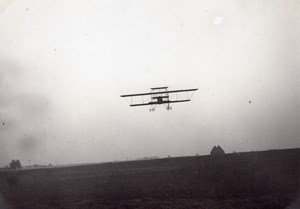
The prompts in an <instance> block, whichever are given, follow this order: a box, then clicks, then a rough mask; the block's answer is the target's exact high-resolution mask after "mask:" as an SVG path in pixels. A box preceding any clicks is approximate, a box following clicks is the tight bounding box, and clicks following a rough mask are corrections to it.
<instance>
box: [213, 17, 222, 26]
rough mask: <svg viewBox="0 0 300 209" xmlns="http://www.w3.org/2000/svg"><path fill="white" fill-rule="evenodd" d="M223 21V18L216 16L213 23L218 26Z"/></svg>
mask: <svg viewBox="0 0 300 209" xmlns="http://www.w3.org/2000/svg"><path fill="white" fill-rule="evenodd" d="M223 20H224V17H223V16H217V17H215V18H214V20H213V23H214V24H215V25H220V24H221V23H222V22H223Z"/></svg>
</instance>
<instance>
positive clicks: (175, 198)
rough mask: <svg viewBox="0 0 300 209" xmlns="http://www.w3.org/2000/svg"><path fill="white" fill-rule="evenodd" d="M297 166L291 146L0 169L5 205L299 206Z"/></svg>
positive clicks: (28, 208) (109, 208)
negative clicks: (74, 164) (64, 165)
mask: <svg viewBox="0 0 300 209" xmlns="http://www.w3.org/2000/svg"><path fill="white" fill-rule="evenodd" d="M299 167H300V149H288V150H271V151H263V152H247V153H233V154H226V155H222V156H194V157H178V158H164V159H155V160H144V161H128V162H114V163H103V164H94V165H81V166H72V167H61V168H42V169H31V170H18V171H1V172H0V208H1V209H2V208H18V209H19V208H20V209H21V208H22V209H35V208H41V209H45V208H49V209H50V208H51V209H56V208H57V209H58V208H59V209H63V208H72V209H75V208H78V209H79V208H80V209H81V208H89V209H93V208H106V209H119V208H123V209H129V208H145V209H152V208H153V209H160V208H161V209H169V208H172V209H179V208H182V209H184V208H185V209H188V208H201V209H202V208H203V209H206V208H209V209H218V208H222V209H226V208H228V209H229V208H234V209H235V208H239V209H240V208H243V209H244V208H245V209H255V208H263V209H267V208H270V209H271V208H291V209H292V208H300V203H299V200H300V199H299V198H300V184H299V183H300V181H299V180H300V169H299ZM1 197H2V199H1Z"/></svg>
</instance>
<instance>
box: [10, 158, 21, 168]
mask: <svg viewBox="0 0 300 209" xmlns="http://www.w3.org/2000/svg"><path fill="white" fill-rule="evenodd" d="M21 168H22V165H21V162H20V160H12V161H11V163H10V164H9V169H12V170H16V169H21Z"/></svg>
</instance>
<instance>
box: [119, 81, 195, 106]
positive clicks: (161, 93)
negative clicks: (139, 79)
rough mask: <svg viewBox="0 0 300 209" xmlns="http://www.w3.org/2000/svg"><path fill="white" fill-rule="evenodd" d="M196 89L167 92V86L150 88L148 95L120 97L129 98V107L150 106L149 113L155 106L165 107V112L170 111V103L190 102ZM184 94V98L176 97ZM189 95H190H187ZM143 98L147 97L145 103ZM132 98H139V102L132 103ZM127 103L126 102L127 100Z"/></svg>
mask: <svg viewBox="0 0 300 209" xmlns="http://www.w3.org/2000/svg"><path fill="white" fill-rule="evenodd" d="M197 90H198V89H180V90H171V91H170V90H168V86H164V87H155V88H151V89H150V92H148V93H139V94H127V95H121V97H123V98H130V99H131V100H130V105H129V106H131V107H136V106H145V105H150V106H151V107H150V109H149V111H150V112H152V111H155V108H156V106H157V105H165V106H166V109H167V110H172V107H171V106H170V103H179V102H189V101H191V97H192V95H193V94H194V92H195V91H197ZM182 93H185V94H186V97H185V98H182V96H181V97H179V96H178V94H182ZM189 93H192V94H191V95H189ZM145 96H147V98H146V101H145V98H144V97H145ZM134 97H140V98H141V101H139V102H136V101H133V98H134ZM127 101H128V100H127Z"/></svg>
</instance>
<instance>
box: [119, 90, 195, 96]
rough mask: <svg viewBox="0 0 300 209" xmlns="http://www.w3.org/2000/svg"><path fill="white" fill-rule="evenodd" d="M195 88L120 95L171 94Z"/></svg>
mask: <svg viewBox="0 0 300 209" xmlns="http://www.w3.org/2000/svg"><path fill="white" fill-rule="evenodd" d="M197 90H198V89H181V90H172V91H159V92H149V93H140V94H127V95H121V97H136V96H146V95H153V94H171V93H178V92H187V91H197Z"/></svg>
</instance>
